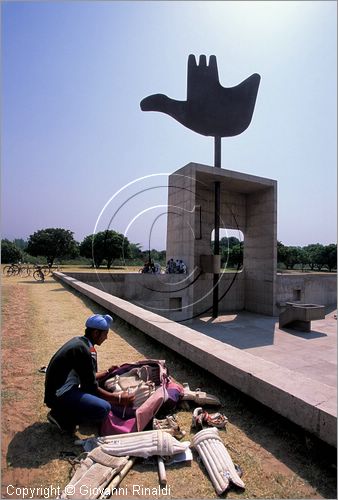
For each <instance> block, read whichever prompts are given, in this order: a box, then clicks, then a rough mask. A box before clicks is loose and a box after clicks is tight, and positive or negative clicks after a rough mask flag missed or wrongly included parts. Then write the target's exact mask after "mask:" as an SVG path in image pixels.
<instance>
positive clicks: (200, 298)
mask: <svg viewBox="0 0 338 500" xmlns="http://www.w3.org/2000/svg"><path fill="white" fill-rule="evenodd" d="M216 181H218V182H220V199H221V209H220V227H223V228H226V229H237V230H240V231H241V232H242V233H243V234H244V266H243V272H242V273H241V277H240V278H239V276H234V275H232V276H230V275H229V274H227V273H221V274H220V283H219V287H220V290H219V297H220V301H219V311H220V312H225V311H231V310H241V309H245V310H247V311H252V312H258V313H262V314H270V315H273V314H275V312H276V310H275V303H276V271H277V269H276V264H277V253H276V252H277V182H276V181H274V180H271V179H264V178H261V177H256V176H253V175H247V174H242V173H239V172H232V171H230V170H225V169H220V168H215V167H209V166H206V165H200V164H196V163H189V164H188V165H186V166H185V167H183V168H181V169H179V170H177V171H176V172H174V173H173V174H172V175H170V177H169V191H168V226H167V259H169V258H170V257H173V258H174V259H176V258H179V259H183V261H184V262H185V263H186V264H187V266H188V272H189V275H190V282H189V281H188V280H187V282H186V284H187V286H186V287H185V288H184V289H182V290H181V292H180V293H179V294H177V297H176V299H177V302H178V303H181V305H182V313H181V317H180V318H175V319H186V318H187V317H195V316H197V315H199V314H201V313H203V312H204V311H206V310H207V309H208V308H209V307H211V305H212V287H213V275H212V272H213V271H215V270H216V268H217V262H216V263H215V262H213V260H214V259H213V256H212V249H211V233H212V231H213V229H214V228H215V223H214V217H215V216H214V183H215V182H216ZM218 271H219V269H218ZM230 290H231V291H230Z"/></svg>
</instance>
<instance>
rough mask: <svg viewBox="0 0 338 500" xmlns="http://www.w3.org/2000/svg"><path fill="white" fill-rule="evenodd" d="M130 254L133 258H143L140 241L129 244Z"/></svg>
mask: <svg viewBox="0 0 338 500" xmlns="http://www.w3.org/2000/svg"><path fill="white" fill-rule="evenodd" d="M129 255H130V258H131V259H141V258H142V246H141V244H140V243H130V244H129Z"/></svg>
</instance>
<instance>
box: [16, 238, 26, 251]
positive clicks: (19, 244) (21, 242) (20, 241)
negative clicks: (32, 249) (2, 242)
mask: <svg viewBox="0 0 338 500" xmlns="http://www.w3.org/2000/svg"><path fill="white" fill-rule="evenodd" d="M13 243H14V245H16V246H17V247H18V248H20V250H25V249H26V247H27V241H26V240H24V239H22V238H16V239H15V240H13Z"/></svg>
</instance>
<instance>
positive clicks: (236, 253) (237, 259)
mask: <svg viewBox="0 0 338 500" xmlns="http://www.w3.org/2000/svg"><path fill="white" fill-rule="evenodd" d="M242 266H243V245H242V244H241V243H239V244H237V245H233V246H232V247H231V248H230V251H229V259H228V267H236V268H238V269H240V268H241V267H242Z"/></svg>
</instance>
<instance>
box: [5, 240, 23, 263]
mask: <svg viewBox="0 0 338 500" xmlns="http://www.w3.org/2000/svg"><path fill="white" fill-rule="evenodd" d="M21 260H22V252H21V250H20V248H18V247H17V246H16V245H15V244H14V243H12V242H11V241H9V240H7V239H4V240H1V261H2V262H3V263H4V264H15V263H16V262H19V261H21Z"/></svg>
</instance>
